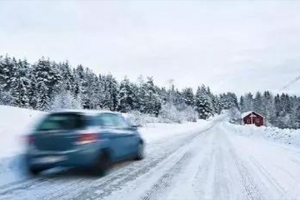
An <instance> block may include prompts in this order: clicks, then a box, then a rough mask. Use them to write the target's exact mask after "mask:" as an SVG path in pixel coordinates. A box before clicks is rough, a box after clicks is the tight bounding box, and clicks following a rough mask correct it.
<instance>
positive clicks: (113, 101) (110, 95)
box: [104, 74, 119, 111]
mask: <svg viewBox="0 0 300 200" xmlns="http://www.w3.org/2000/svg"><path fill="white" fill-rule="evenodd" d="M118 88H119V85H118V82H117V80H116V79H115V78H114V77H113V76H112V75H111V74H108V75H106V76H105V90H104V91H105V94H106V96H105V102H104V108H108V109H109V110H112V111H115V110H117V106H118V92H119V91H118Z"/></svg>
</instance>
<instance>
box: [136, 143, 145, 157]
mask: <svg viewBox="0 0 300 200" xmlns="http://www.w3.org/2000/svg"><path fill="white" fill-rule="evenodd" d="M144 158H145V152H144V144H143V143H139V145H138V150H137V155H136V158H135V160H143V159H144Z"/></svg>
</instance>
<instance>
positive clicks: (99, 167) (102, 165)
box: [92, 153, 111, 176]
mask: <svg viewBox="0 0 300 200" xmlns="http://www.w3.org/2000/svg"><path fill="white" fill-rule="evenodd" d="M110 167H111V161H110V159H109V156H108V155H107V154H106V153H104V154H102V155H101V156H99V158H98V159H97V161H96V163H95V165H94V167H93V169H92V173H93V174H94V175H96V176H104V175H106V174H107V172H108V170H109V168H110Z"/></svg>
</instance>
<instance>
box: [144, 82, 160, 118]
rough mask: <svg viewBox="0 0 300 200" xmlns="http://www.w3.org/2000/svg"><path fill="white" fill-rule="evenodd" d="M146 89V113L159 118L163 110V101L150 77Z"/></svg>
mask: <svg viewBox="0 0 300 200" xmlns="http://www.w3.org/2000/svg"><path fill="white" fill-rule="evenodd" d="M144 87H145V91H146V94H145V109H144V113H149V114H154V115H155V116H158V114H159V111H160V109H161V100H160V98H159V96H158V93H157V90H158V88H157V87H155V85H154V82H153V78H151V77H148V78H147V81H146V83H145V85H144Z"/></svg>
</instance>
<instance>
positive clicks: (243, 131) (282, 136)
mask: <svg viewBox="0 0 300 200" xmlns="http://www.w3.org/2000/svg"><path fill="white" fill-rule="evenodd" d="M225 125H226V126H231V129H235V132H236V133H237V134H239V135H244V136H250V137H257V138H263V139H267V140H272V141H275V142H279V143H283V144H290V145H294V146H300V129H296V130H295V129H280V128H276V127H265V126H263V127H257V126H255V125H247V126H242V125H232V124H230V123H226V124H225Z"/></svg>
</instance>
